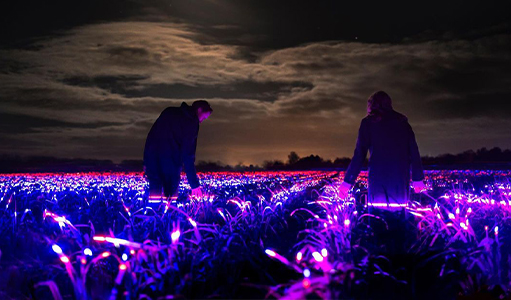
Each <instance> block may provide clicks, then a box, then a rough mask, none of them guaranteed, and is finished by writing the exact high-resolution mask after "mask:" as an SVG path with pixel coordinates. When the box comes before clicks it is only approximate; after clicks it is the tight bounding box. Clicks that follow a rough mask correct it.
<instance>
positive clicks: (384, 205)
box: [367, 203, 408, 207]
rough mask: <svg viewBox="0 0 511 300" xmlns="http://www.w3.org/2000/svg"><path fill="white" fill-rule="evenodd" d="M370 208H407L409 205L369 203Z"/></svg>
mask: <svg viewBox="0 0 511 300" xmlns="http://www.w3.org/2000/svg"><path fill="white" fill-rule="evenodd" d="M367 205H369V206H374V207H407V206H408V204H406V203H404V204H402V203H368V204H367Z"/></svg>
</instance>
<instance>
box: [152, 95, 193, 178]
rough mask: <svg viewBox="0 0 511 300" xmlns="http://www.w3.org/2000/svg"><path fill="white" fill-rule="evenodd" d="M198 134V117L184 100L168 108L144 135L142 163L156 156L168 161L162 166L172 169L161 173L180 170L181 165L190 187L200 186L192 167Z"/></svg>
mask: <svg viewBox="0 0 511 300" xmlns="http://www.w3.org/2000/svg"><path fill="white" fill-rule="evenodd" d="M198 134H199V118H198V117H197V114H196V113H195V111H194V109H193V108H192V107H191V106H189V105H188V104H186V103H184V102H183V103H182V104H181V106H180V107H167V108H166V109H165V110H164V111H163V112H162V113H161V114H160V116H159V117H158V119H157V120H156V121H155V122H154V124H153V126H152V127H151V130H150V131H149V134H148V135H147V139H146V144H145V150H144V164H145V165H146V166H147V165H149V164H146V162H149V161H150V160H153V161H154V160H155V159H157V160H159V161H165V162H167V163H166V164H165V168H170V169H172V170H161V172H172V171H174V172H175V171H180V170H181V166H182V165H183V164H184V169H185V172H186V177H187V178H188V183H189V184H190V186H191V187H192V188H196V187H198V186H200V183H199V179H198V177H197V172H196V170H195V151H196V148H197V136H198ZM169 165H170V166H169Z"/></svg>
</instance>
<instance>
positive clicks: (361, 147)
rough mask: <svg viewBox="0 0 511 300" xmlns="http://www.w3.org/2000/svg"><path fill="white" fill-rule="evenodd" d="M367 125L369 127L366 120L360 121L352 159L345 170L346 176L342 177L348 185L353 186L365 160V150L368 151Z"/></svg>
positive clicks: (368, 134)
mask: <svg viewBox="0 0 511 300" xmlns="http://www.w3.org/2000/svg"><path fill="white" fill-rule="evenodd" d="M367 125H369V124H368V123H367V120H362V122H361V123H360V128H359V130H358V138H357V145H356V147H355V152H354V154H353V158H352V159H351V162H350V165H349V167H348V169H347V170H346V174H345V175H344V182H346V183H348V184H350V185H353V184H354V183H355V181H356V180H357V177H358V174H359V173H360V170H361V169H362V165H363V164H364V160H365V159H366V156H367V150H369V145H370V133H369V128H368V126H367Z"/></svg>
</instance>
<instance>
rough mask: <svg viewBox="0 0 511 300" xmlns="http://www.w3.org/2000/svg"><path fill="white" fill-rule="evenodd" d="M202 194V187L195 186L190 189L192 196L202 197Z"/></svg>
mask: <svg viewBox="0 0 511 300" xmlns="http://www.w3.org/2000/svg"><path fill="white" fill-rule="evenodd" d="M203 196H204V191H203V190H202V187H201V186H199V187H196V188H194V189H192V197H193V198H202V197H203Z"/></svg>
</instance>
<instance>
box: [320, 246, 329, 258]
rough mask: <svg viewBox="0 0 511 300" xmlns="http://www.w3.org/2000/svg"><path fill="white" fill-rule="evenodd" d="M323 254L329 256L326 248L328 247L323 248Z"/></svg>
mask: <svg viewBox="0 0 511 300" xmlns="http://www.w3.org/2000/svg"><path fill="white" fill-rule="evenodd" d="M321 255H322V256H323V257H327V256H328V251H327V250H326V248H323V249H321Z"/></svg>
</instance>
